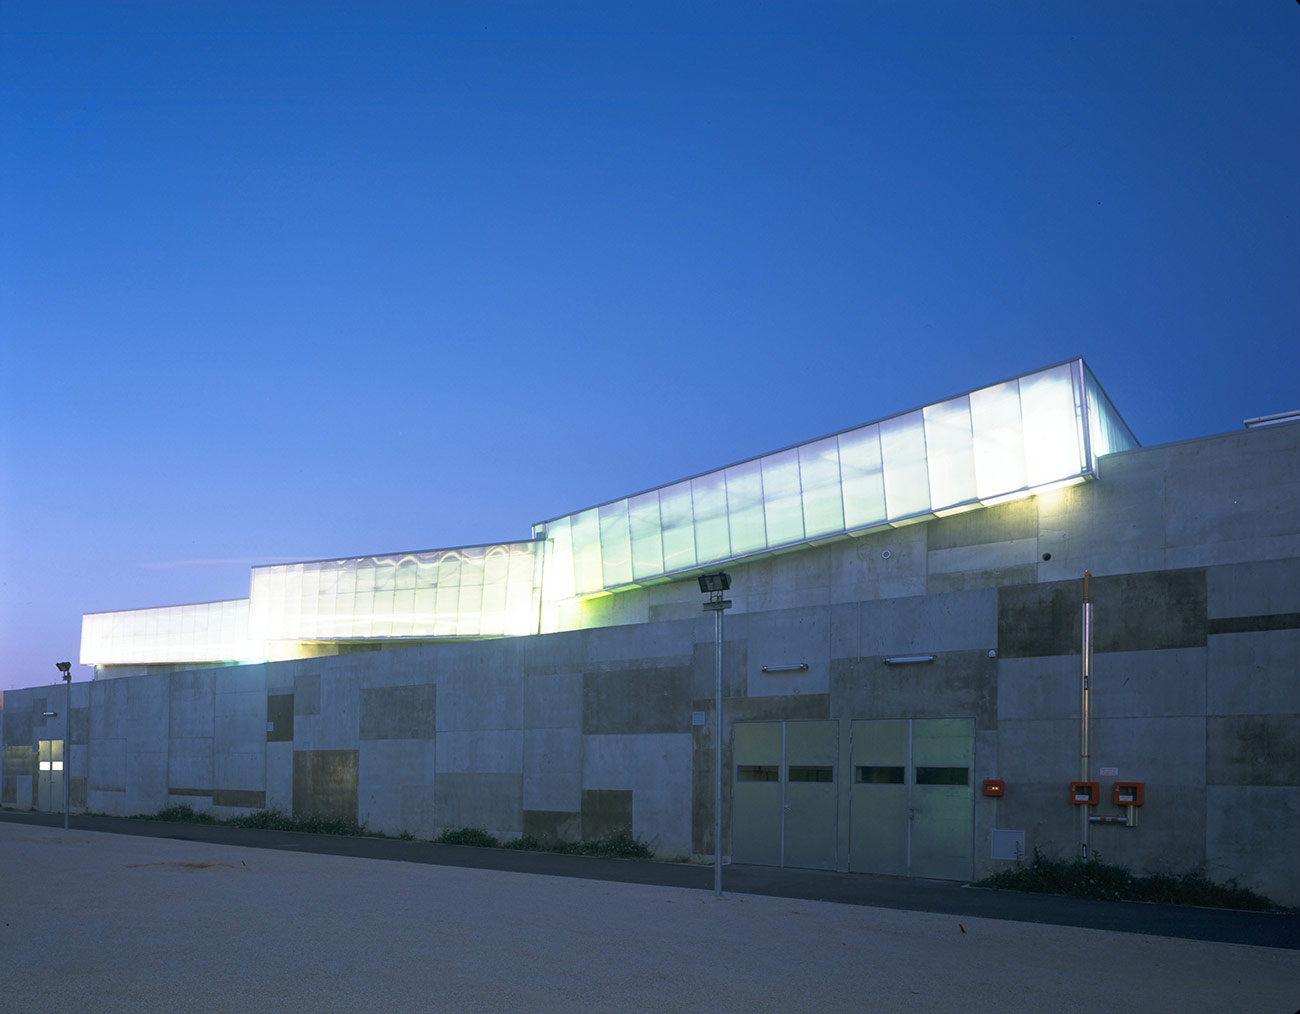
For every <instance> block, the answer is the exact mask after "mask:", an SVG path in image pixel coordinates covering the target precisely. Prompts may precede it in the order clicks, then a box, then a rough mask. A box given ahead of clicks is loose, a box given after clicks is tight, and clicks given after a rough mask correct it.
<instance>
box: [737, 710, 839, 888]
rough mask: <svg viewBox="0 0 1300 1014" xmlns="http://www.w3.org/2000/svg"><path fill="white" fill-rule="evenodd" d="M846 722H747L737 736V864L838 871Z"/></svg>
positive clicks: (739, 725)
mask: <svg viewBox="0 0 1300 1014" xmlns="http://www.w3.org/2000/svg"><path fill="white" fill-rule="evenodd" d="M838 750H839V723H838V722H742V723H737V724H736V725H735V726H733V729H732V782H731V841H732V848H731V851H732V858H733V859H734V860H735V861H736V862H738V863H753V864H755V865H760V866H797V867H801V868H805V869H824V870H833V869H835V868H836V859H837V848H836V831H837V822H838V816H839V803H838V799H837V791H838V784H837V782H838V779H837V777H836V768H837V753H838Z"/></svg>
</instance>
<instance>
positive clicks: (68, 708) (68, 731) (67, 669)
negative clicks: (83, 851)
mask: <svg viewBox="0 0 1300 1014" xmlns="http://www.w3.org/2000/svg"><path fill="white" fill-rule="evenodd" d="M54 667H55V668H56V669H58V670H59V672H61V673H62V674H63V682H64V689H65V690H66V691H67V693H66V694H65V696H64V704H63V830H65V831H66V830H67V829H68V812H69V811H70V810H71V809H72V807H71V806H69V805H68V803H69V800H71V798H72V791H71V784H72V663H71V662H55V663H54Z"/></svg>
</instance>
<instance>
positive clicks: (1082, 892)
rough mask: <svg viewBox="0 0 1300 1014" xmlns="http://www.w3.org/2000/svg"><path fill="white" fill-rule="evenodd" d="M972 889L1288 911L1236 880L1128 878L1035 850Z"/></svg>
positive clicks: (1119, 870)
mask: <svg viewBox="0 0 1300 1014" xmlns="http://www.w3.org/2000/svg"><path fill="white" fill-rule="evenodd" d="M974 886H975V887H993V888H998V889H1000V890H1006V891H1032V892H1036V893H1039V894H1063V895H1066V896H1069V897H1073V898H1097V899H1100V900H1103V901H1146V902H1153V903H1155V904H1158V905H1197V906H1202V907H1205V908H1232V909H1241V910H1245V911H1250V912H1285V911H1289V910H1288V909H1287V908H1285V907H1284V906H1282V905H1278V904H1275V903H1274V902H1273V901H1270V900H1269V899H1268V898H1265V897H1263V896H1262V895H1258V894H1256V893H1255V892H1254V891H1250V890H1247V889H1246V888H1244V887H1241V886H1239V885H1238V884H1237V882H1236V881H1235V880H1229V881H1228V882H1227V883H1226V884H1218V883H1215V882H1214V881H1212V880H1210V879H1209V878H1208V877H1207V876H1205V874H1204V873H1202V872H1200V871H1199V870H1194V871H1191V872H1188V873H1182V874H1169V873H1155V874H1150V875H1148V876H1143V875H1141V874H1136V873H1132V872H1130V871H1129V870H1128V868H1127V867H1124V866H1115V865H1112V864H1110V863H1104V862H1102V861H1101V860H1099V859H1073V860H1065V859H1050V858H1048V857H1046V856H1044V855H1043V854H1042V853H1041V852H1039V851H1038V850H1037V849H1035V850H1034V856H1033V858H1032V859H1031V860H1029V861H1028V862H1023V861H1017V863H1016V865H1015V866H1014V867H1012V868H1011V869H1008V870H1003V871H1001V872H1000V873H995V874H993V876H991V877H986V878H985V879H983V880H980V881H977V882H976V883H975V885H974Z"/></svg>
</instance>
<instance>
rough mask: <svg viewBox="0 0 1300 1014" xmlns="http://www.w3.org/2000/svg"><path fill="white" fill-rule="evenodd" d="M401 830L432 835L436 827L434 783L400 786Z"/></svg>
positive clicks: (436, 809)
mask: <svg viewBox="0 0 1300 1014" xmlns="http://www.w3.org/2000/svg"><path fill="white" fill-rule="evenodd" d="M401 806H402V809H401V828H400V830H401V831H405V832H408V833H410V834H415V835H422V836H432V835H433V834H435V833H436V832H437V829H438V800H437V792H436V791H435V789H434V783H432V782H430V783H429V784H428V785H403V786H402V804H401Z"/></svg>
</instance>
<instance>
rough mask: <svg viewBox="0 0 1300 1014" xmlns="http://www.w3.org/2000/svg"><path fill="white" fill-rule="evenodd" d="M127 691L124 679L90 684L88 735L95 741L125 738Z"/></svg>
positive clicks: (97, 681)
mask: <svg viewBox="0 0 1300 1014" xmlns="http://www.w3.org/2000/svg"><path fill="white" fill-rule="evenodd" d="M128 691H129V688H128V685H127V681H125V680H122V681H118V680H109V681H107V682H101V681H99V680H96V681H95V682H93V683H91V684H90V737H91V739H93V740H94V741H95V742H96V743H99V742H100V741H102V740H105V739H123V738H125V736H126V707H127V695H128ZM93 787H94V786H93V785H92V788H93Z"/></svg>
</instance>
